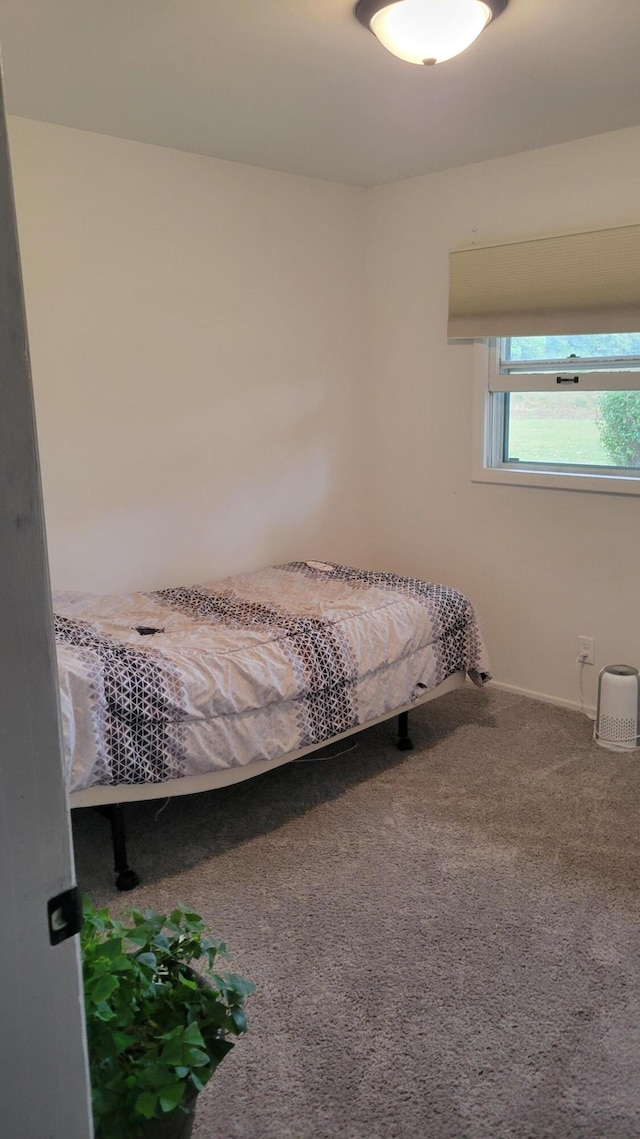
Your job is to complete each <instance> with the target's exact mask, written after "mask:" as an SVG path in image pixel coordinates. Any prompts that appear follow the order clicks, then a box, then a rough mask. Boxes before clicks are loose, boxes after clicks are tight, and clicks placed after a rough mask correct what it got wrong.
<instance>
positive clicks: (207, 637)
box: [54, 562, 489, 791]
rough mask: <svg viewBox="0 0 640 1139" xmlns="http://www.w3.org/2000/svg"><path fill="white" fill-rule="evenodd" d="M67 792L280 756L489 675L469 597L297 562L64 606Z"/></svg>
mask: <svg viewBox="0 0 640 1139" xmlns="http://www.w3.org/2000/svg"><path fill="white" fill-rule="evenodd" d="M54 610H55V626H56V643H57V652H58V665H59V679H60V693H61V707H62V723H63V734H64V754H65V761H66V777H67V786H68V789H69V790H70V791H77V790H81V789H85V788H88V787H92V786H95V785H104V784H106V785H113V784H121V783H127V784H132V783H136V784H138V783H149V782H151V783H158V782H163V781H165V780H169V779H177V778H180V777H183V776H189V775H200V774H203V773H207V772H211V771H215V770H218V769H220V768H230V767H234V766H236V765H245V764H250V763H253V762H256V761H258V760H269V759H276V758H278V757H280V756H283V755H286V754H287V753H289V752H292V751H296V750H298V749H301V748H306V747H310V746H312V745H314V744H319V743H322V742H323V741H325V740H328V739H331V738H332V737H334V736H337V735H340V734H341V733H342V732H346V731H349V729H351V728H354V727H356V726H358V725H366V724H367V722H369V721H371V720H375V719H377V718H379V717H382V716H384V715H385V714H386V713H389V714H391V713H392V712H393V711H394V709H396V708H398V707H402V706H403V705H406V704H409V703H411V702H412V700H415V699H417V698H418V697H419V696H420V695H422V694H424V693H425V692H426V690H429V689H433V688H435V687H437V685H439V684H440V683H441V682H442V681H444V680H445V679H446V678H447V677H448V676H450V675H451V674H452V673H454V672H457V671H460V670H464V671H465V672H466V673H467V674H468V675H469V676H470V677H471V679H472V680H473V681H474V682H475V683H477V684H482V683H483V682H484V681H485V680H487V679H489V665H488V661H487V656H486V652H485V648H484V644H483V640H482V636H481V633H480V630H479V627H478V623H477V620H476V616H475V613H474V610H473V607H472V606H471V604H470V602H469V601H468V599H467V598H466V597H465V596H464V595H463V594H461V593H459V592H458V591H457V590H455V589H451V588H449V587H447V586H444V585H437V584H433V583H430V582H426V581H421V580H419V579H416V578H410V577H399V576H397V575H395V574H389V573H377V572H373V571H368V570H360V569H350V568H348V567H346V566H338V565H331V564H328V563H321V562H291V563H289V564H287V565H281V566H273V567H271V568H269V569H264V570H258V571H257V572H255V573H248V574H241V575H239V576H234V577H229V578H225V579H224V580H222V581H217V582H213V583H209V584H205V585H196V586H192V587H188V588H187V587H178V588H175V589H161V590H156V591H155V592H151V593H132V594H129V595H122V596H110V597H97V596H93V595H91V594H78V593H56V594H54Z"/></svg>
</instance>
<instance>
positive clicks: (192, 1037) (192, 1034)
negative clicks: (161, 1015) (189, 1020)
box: [182, 1022, 205, 1048]
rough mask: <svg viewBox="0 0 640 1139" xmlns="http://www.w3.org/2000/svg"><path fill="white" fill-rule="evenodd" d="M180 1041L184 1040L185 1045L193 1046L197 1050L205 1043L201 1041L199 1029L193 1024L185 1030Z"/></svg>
mask: <svg viewBox="0 0 640 1139" xmlns="http://www.w3.org/2000/svg"><path fill="white" fill-rule="evenodd" d="M182 1039H183V1040H184V1042H185V1044H195V1045H196V1046H197V1047H198V1048H204V1047H205V1042H204V1040H203V1039H202V1033H201V1032H200V1029H199V1028H198V1025H197V1024H196V1023H195V1022H194V1023H193V1024H190V1025H189V1026H188V1027H187V1028H185V1030H184V1032H183V1034H182Z"/></svg>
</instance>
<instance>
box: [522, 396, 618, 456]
mask: <svg viewBox="0 0 640 1139" xmlns="http://www.w3.org/2000/svg"><path fill="white" fill-rule="evenodd" d="M504 458H505V461H506V462H510V461H514V460H516V459H518V460H520V462H523V463H526V462H528V463H553V464H558V463H560V464H574V465H580V466H591V465H593V466H608V467H630V468H634V469H637V468H640V392H638V391H609V392H586V391H583V392H573V391H571V392H569V391H559V392H512V393H511V394H510V395H509V397H508V414H507V415H506V416H505V452H504Z"/></svg>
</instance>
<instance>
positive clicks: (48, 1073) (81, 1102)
mask: <svg viewBox="0 0 640 1139" xmlns="http://www.w3.org/2000/svg"><path fill="white" fill-rule="evenodd" d="M73 885H74V868H73V854H72V846H71V831H70V822H69V811H68V807H67V801H66V795H65V788H64V783H63V774H62V751H61V745H60V729H59V709H58V689H57V681H56V671H55V650H54V645H53V636H52V616H51V598H50V590H49V574H48V565H47V553H46V545H45V534H44V524H43V513H42V496H41V491H40V473H39V466H38V449H37V442H36V434H35V423H34V415H33V400H32V389H31V374H30V368H29V357H28V348H27V339H26V328H25V317H24V303H23V296H22V280H21V274H20V261H19V255H18V247H17V240H16V227H15V215H14V208H13V193H12V187H11V171H10V165H9V154H8V146H7V130H6V121H5V115H4V99H3V93H2V76H1V74H0V903H1V908H0V1133H1V1134H2V1135H3V1136H6V1137H7V1139H90V1137H91V1135H92V1127H91V1118H90V1107H89V1096H88V1078H87V1066H86V1055H85V1051H86V1050H85V1041H84V1014H83V1007H82V991H81V983H80V959H79V946H78V938H77V936H71V937H68V938H67V939H65V940H61V941H59V943H58V944H52V940H53V941H55V940H56V938H57V937H62V936H63V935H64V934H65V933H68V932H69V931H70V930H71V929H72V928H73V923H72V921H71V919H70V917H67V916H66V914H65V912H64V907H63V908H62V909H61V908H60V907H58V906H57V905H55V904H54V906H53V910H54V911H57V912H53V913H52V915H51V918H50V917H49V913H48V908H52V907H51V906H50V905H49V903H50V902H51V900H52V899H55V898H56V897H57V896H58V895H60V894H64V893H65V892H66V891H68V890H69V889H70V888H71V887H72V886H73Z"/></svg>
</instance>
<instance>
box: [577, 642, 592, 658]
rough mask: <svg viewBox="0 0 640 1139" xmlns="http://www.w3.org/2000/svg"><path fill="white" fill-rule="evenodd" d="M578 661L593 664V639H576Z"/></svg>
mask: <svg viewBox="0 0 640 1139" xmlns="http://www.w3.org/2000/svg"><path fill="white" fill-rule="evenodd" d="M578 660H579V661H582V664H593V637H578Z"/></svg>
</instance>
